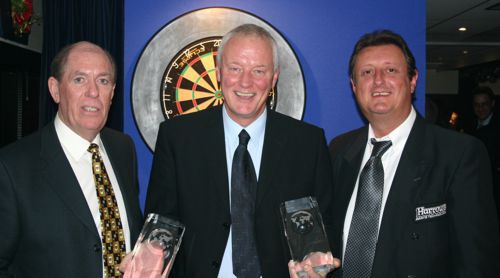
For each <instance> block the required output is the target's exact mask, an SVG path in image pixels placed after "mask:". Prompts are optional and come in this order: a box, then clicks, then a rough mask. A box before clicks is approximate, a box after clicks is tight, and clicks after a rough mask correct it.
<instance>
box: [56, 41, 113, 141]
mask: <svg viewBox="0 0 500 278" xmlns="http://www.w3.org/2000/svg"><path fill="white" fill-rule="evenodd" d="M113 74H114V73H113V68H112V65H111V62H110V61H109V59H108V57H107V56H106V54H105V53H104V52H103V51H102V50H101V49H100V48H99V47H97V46H96V45H93V44H90V43H80V44H78V45H76V46H74V48H73V49H72V50H71V52H70V53H69V55H68V57H67V61H66V64H65V65H64V67H63V73H62V76H61V77H60V79H61V80H57V79H56V78H55V77H50V78H49V81H48V85H49V91H50V94H51V96H52V98H53V99H54V101H55V102H56V103H57V104H58V105H59V110H58V114H59V117H60V118H61V120H62V121H63V122H64V123H65V124H66V125H67V126H68V127H69V128H71V130H73V131H74V132H75V133H77V134H78V135H80V136H81V137H83V138H85V139H86V140H88V141H92V140H93V139H94V138H95V136H96V135H97V134H98V133H99V132H100V131H101V129H102V128H103V127H104V124H105V123H106V120H107V117H108V112H109V107H110V106H111V99H112V98H113V93H114V89H115V81H114V80H115V79H114V76H113Z"/></svg>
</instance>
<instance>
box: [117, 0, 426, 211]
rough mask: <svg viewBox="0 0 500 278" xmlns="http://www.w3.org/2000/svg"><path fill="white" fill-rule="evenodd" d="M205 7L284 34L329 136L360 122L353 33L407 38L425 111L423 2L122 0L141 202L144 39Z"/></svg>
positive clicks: (313, 116) (309, 113) (128, 108)
mask: <svg viewBox="0 0 500 278" xmlns="http://www.w3.org/2000/svg"><path fill="white" fill-rule="evenodd" d="M207 7H229V8H236V9H240V10H243V11H246V12H249V13H252V14H254V15H256V16H258V17H260V18H262V19H263V20H265V21H267V22H268V23H270V24H271V25H272V26H274V27H275V28H276V29H277V30H278V31H279V32H280V33H281V34H282V35H283V36H284V37H285V39H286V40H287V41H288V43H289V44H290V45H291V47H292V48H293V50H294V51H295V53H296V54H297V57H298V59H299V61H300V64H301V66H302V71H303V74H304V78H305V86H306V105H305V111H304V121H306V122H309V123H312V124H315V125H317V126H320V127H322V128H324V129H325V133H326V137H327V138H326V139H327V140H328V141H329V140H331V139H332V138H333V137H335V136H336V135H339V134H341V133H343V132H346V131H348V130H351V129H354V128H357V127H360V126H362V125H364V122H363V118H362V116H361V115H360V113H359V111H358V109H357V107H356V103H355V100H354V97H353V94H352V91H351V88H350V84H349V78H348V75H347V70H348V60H349V56H350V54H351V52H352V48H353V46H354V44H355V42H356V41H357V40H358V39H359V37H360V36H361V35H362V34H364V33H367V32H370V31H373V30H375V29H391V30H393V31H395V32H397V33H399V34H401V35H402V36H403V37H404V38H405V39H406V41H407V42H408V44H409V45H410V48H411V49H412V51H413V53H414V55H415V58H416V60H417V67H418V69H419V76H420V78H419V80H418V85H417V91H416V101H415V103H414V105H415V107H416V109H417V110H418V111H419V112H420V113H424V107H425V104H424V103H425V101H424V95H425V92H424V89H425V84H424V80H425V78H424V77H425V1H420V0H408V1H399V0H385V1H368V0H351V1H331V0H321V1H319V0H317V1H296V0H273V1H269V0H252V1H239V0H233V1H228V0H220V1H199V0H196V1H195V0H184V1H160V0H149V1H140V0H127V1H125V60H124V65H125V70H124V72H125V79H124V80H125V84H124V89H125V90H124V91H125V98H124V99H125V101H124V105H125V108H124V114H125V115H124V117H125V118H124V129H125V132H126V133H128V134H130V135H131V136H132V138H133V139H134V141H135V144H136V146H137V152H138V159H139V182H140V186H141V204H143V203H144V198H145V193H146V190H147V183H148V179H149V172H150V168H151V159H152V153H151V151H150V150H149V149H148V147H147V145H146V144H145V143H144V141H143V140H142V138H141V135H140V133H139V131H138V128H137V126H136V124H135V122H134V118H133V112H132V105H131V100H130V94H131V83H132V79H133V72H134V69H135V66H136V63H137V61H138V59H139V57H140V55H141V52H142V50H143V49H144V47H145V46H146V45H147V43H148V41H149V40H150V39H151V38H152V37H153V36H154V34H155V33H156V32H158V31H159V30H160V29H161V28H163V26H165V25H166V24H167V23H169V22H170V21H172V20H174V19H175V18H177V17H179V16H181V15H182V14H184V13H187V12H190V11H193V10H197V9H201V8H207ZM194 174H195V173H194Z"/></svg>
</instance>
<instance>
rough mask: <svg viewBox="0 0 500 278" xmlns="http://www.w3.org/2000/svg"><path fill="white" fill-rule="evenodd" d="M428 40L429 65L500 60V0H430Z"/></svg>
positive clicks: (443, 67) (460, 65)
mask: <svg viewBox="0 0 500 278" xmlns="http://www.w3.org/2000/svg"><path fill="white" fill-rule="evenodd" d="M462 26H463V27H467V31H465V32H459V31H458V28H459V27H462ZM426 44H427V69H435V70H452V69H460V68H463V67H468V66H473V65H478V64H483V63H488V62H492V61H500V0H486V1H485V0H427V43H426Z"/></svg>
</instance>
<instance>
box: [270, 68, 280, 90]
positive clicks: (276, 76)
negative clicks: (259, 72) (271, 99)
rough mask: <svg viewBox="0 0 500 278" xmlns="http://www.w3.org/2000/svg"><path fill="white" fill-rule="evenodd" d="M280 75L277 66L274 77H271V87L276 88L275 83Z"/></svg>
mask: <svg viewBox="0 0 500 278" xmlns="http://www.w3.org/2000/svg"><path fill="white" fill-rule="evenodd" d="M279 75H280V67H279V66H278V68H277V69H276V71H274V75H273V87H272V88H274V86H276V82H278V76H279Z"/></svg>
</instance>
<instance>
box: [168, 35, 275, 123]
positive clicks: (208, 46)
mask: <svg viewBox="0 0 500 278" xmlns="http://www.w3.org/2000/svg"><path fill="white" fill-rule="evenodd" d="M220 42H221V37H220V36H218V37H208V38H204V39H201V40H198V41H195V42H193V43H191V44H189V45H188V46H186V47H184V48H183V49H181V50H180V51H179V52H178V53H177V54H176V55H175V57H174V59H172V61H171V62H170V63H169V64H168V66H167V69H166V70H165V73H164V74H163V78H162V89H161V92H160V93H161V103H162V111H163V115H164V116H165V118H167V119H171V118H172V117H175V116H178V115H182V114H189V113H194V112H198V111H201V110H204V109H206V108H208V107H210V106H217V105H221V104H222V103H223V102H224V97H223V95H222V92H221V90H220V87H219V83H218V82H217V75H216V70H215V67H216V61H217V58H216V56H217V55H218V53H217V51H218V49H219V45H220ZM276 96H277V89H276V88H274V89H273V90H271V92H269V99H268V101H267V102H268V105H269V107H270V108H271V109H274V108H275V106H274V104H275V103H276Z"/></svg>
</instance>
